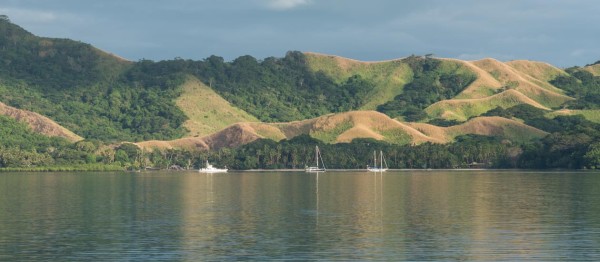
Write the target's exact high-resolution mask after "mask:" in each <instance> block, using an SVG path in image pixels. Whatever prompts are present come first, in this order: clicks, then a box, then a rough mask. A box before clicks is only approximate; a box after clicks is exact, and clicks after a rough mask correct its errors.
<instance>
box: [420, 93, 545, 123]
mask: <svg viewBox="0 0 600 262" xmlns="http://www.w3.org/2000/svg"><path fill="white" fill-rule="evenodd" d="M520 104H529V105H532V106H535V107H537V108H541V109H544V110H549V108H547V107H545V106H543V105H541V104H540V103H538V102H536V101H534V100H533V99H531V98H529V97H527V96H526V95H524V94H522V93H521V92H519V91H517V90H514V89H509V90H506V91H504V92H502V93H499V94H496V95H492V96H488V97H484V98H474V99H450V100H443V101H440V102H437V103H434V104H433V105H431V106H429V107H427V108H426V109H425V111H426V112H427V114H429V115H430V116H432V117H435V118H443V119H454V120H458V121H466V120H467V119H469V118H470V117H472V116H479V115H481V114H483V113H485V112H487V111H489V110H491V109H494V108H496V107H502V108H509V107H512V106H515V105H520Z"/></svg>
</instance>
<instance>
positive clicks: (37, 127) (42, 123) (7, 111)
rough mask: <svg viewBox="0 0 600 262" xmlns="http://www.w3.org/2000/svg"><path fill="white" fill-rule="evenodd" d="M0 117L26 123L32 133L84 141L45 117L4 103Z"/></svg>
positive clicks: (1, 104)
mask: <svg viewBox="0 0 600 262" xmlns="http://www.w3.org/2000/svg"><path fill="white" fill-rule="evenodd" d="M0 115H4V116H7V117H10V118H12V119H15V120H17V121H19V122H21V123H25V124H27V125H28V126H29V128H30V129H31V130H32V131H34V132H37V133H39V134H42V135H45V136H50V137H62V138H64V139H66V140H68V141H72V142H77V141H80V140H83V138H82V137H80V136H78V135H76V134H75V133H73V132H71V131H69V130H67V129H66V128H64V127H62V126H60V125H59V124H57V123H56V122H54V121H52V120H51V119H49V118H47V117H45V116H42V115H40V114H38V113H34V112H29V111H25V110H20V109H16V108H14V107H11V106H7V105H5V104H4V103H2V102H0Z"/></svg>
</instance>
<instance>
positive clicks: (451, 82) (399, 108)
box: [377, 56, 476, 121]
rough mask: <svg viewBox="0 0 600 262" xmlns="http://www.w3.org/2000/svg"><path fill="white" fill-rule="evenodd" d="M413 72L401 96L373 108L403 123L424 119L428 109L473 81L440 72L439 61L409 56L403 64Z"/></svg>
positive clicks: (470, 76)
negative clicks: (400, 119)
mask: <svg viewBox="0 0 600 262" xmlns="http://www.w3.org/2000/svg"><path fill="white" fill-rule="evenodd" d="M403 62H405V63H407V64H408V65H409V66H410V68H411V69H412V71H413V74H414V76H413V80H412V81H411V82H410V83H408V84H406V85H405V86H404V91H403V93H402V94H400V95H398V96H396V97H395V98H394V100H393V101H390V102H387V103H385V104H383V105H380V106H378V107H377V111H379V112H382V113H385V114H387V115H389V116H390V117H397V116H403V117H404V119H405V120H407V121H419V120H422V119H424V118H425V117H427V114H426V113H425V112H424V111H423V109H425V108H426V107H428V106H429V105H431V104H433V103H435V102H438V101H441V100H444V99H450V98H452V97H454V96H456V95H457V94H458V93H460V91H462V90H463V89H465V88H466V87H467V86H468V85H469V84H470V83H471V82H473V81H474V80H475V79H476V75H474V74H471V73H459V72H444V71H443V70H442V69H441V68H440V67H441V63H442V62H441V61H440V60H437V59H432V58H422V57H418V56H411V57H408V58H406V59H404V60H403Z"/></svg>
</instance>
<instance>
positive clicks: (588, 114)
mask: <svg viewBox="0 0 600 262" xmlns="http://www.w3.org/2000/svg"><path fill="white" fill-rule="evenodd" d="M574 115H581V116H583V117H585V119H587V120H589V121H592V122H594V123H600V109H582V110H576V109H562V110H556V111H553V112H550V113H548V114H546V116H547V117H549V118H555V117H556V116H574Z"/></svg>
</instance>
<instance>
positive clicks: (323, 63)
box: [304, 53, 413, 110]
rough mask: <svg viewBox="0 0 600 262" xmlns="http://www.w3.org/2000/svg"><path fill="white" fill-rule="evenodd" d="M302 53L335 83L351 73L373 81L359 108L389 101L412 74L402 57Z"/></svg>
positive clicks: (310, 63) (314, 66)
mask: <svg viewBox="0 0 600 262" xmlns="http://www.w3.org/2000/svg"><path fill="white" fill-rule="evenodd" d="M304 55H305V56H306V61H307V64H308V67H309V68H310V69H311V70H312V71H313V72H315V73H316V72H323V73H325V75H327V76H329V77H331V78H332V79H334V81H336V82H337V83H343V82H344V81H345V80H347V79H348V78H350V77H352V76H354V75H360V76H361V77H362V78H363V79H366V80H368V81H370V82H371V83H373V85H374V88H373V89H372V90H370V91H369V92H368V93H367V94H366V98H365V101H366V102H365V103H364V104H363V105H362V106H361V107H360V109H361V110H375V108H377V106H378V105H381V104H384V103H385V102H388V101H392V100H393V99H394V97H396V96H397V95H399V94H401V93H402V88H403V87H404V85H405V84H406V83H408V82H410V81H411V80H412V76H413V73H412V70H411V69H410V67H408V65H407V64H406V63H403V62H402V61H401V60H390V61H383V62H363V61H358V60H353V59H348V58H343V57H339V56H331V55H324V54H317V53H304Z"/></svg>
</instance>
